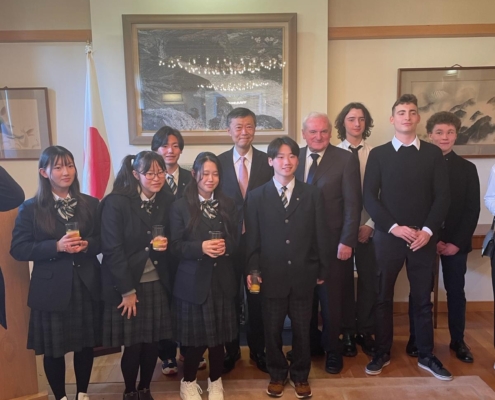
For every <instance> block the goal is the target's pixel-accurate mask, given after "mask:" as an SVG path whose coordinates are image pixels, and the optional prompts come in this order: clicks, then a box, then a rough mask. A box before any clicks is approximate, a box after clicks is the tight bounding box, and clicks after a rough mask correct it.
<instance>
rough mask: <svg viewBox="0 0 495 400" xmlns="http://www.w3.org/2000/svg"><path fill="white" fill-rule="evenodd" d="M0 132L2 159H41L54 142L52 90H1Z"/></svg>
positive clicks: (0, 155) (0, 157)
mask: <svg viewBox="0 0 495 400" xmlns="http://www.w3.org/2000/svg"><path fill="white" fill-rule="evenodd" d="M0 132H1V135H2V140H1V141H0V160H37V159H38V158H39V157H40V155H41V152H42V151H43V149H45V148H46V147H48V146H50V145H51V142H52V141H51V136H52V135H51V129H50V113H49V109H48V89H47V88H6V87H5V88H3V89H0Z"/></svg>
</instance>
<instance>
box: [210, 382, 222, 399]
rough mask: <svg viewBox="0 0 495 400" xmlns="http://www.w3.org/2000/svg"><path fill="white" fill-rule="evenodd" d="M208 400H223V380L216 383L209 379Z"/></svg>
mask: <svg viewBox="0 0 495 400" xmlns="http://www.w3.org/2000/svg"><path fill="white" fill-rule="evenodd" d="M208 400H223V385H222V378H218V379H217V380H216V381H214V382H212V381H211V380H210V378H208Z"/></svg>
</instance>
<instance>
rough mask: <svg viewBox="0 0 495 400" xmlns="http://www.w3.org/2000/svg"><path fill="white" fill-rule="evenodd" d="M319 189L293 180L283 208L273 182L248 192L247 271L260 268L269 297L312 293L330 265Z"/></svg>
mask: <svg viewBox="0 0 495 400" xmlns="http://www.w3.org/2000/svg"><path fill="white" fill-rule="evenodd" d="M325 229H326V228H325V219H324V210H323V204H322V200H321V196H320V193H319V190H318V189H317V188H316V187H315V186H311V185H307V184H306V183H303V182H300V181H298V180H296V184H295V187H294V191H293V193H292V196H291V199H290V203H289V206H288V207H287V210H286V209H285V208H284V206H283V205H282V201H281V200H280V196H279V194H278V192H277V189H276V187H275V184H274V183H273V180H271V181H270V182H267V183H265V184H264V185H263V186H261V187H259V188H257V189H255V190H253V191H252V192H251V193H249V196H248V199H247V209H246V254H247V268H246V271H245V272H246V275H247V274H249V272H250V271H251V270H256V269H259V270H260V271H261V276H262V278H263V284H262V285H261V291H262V294H263V295H264V296H267V297H270V298H281V297H287V296H288V295H289V294H290V293H292V294H294V295H296V296H301V297H302V296H308V295H312V293H313V288H314V287H315V286H316V279H317V278H320V279H325V278H326V276H327V273H328V269H329V251H328V249H329V246H328V243H327V242H326V240H325V234H324V231H325Z"/></svg>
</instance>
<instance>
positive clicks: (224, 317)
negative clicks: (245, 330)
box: [172, 275, 238, 347]
mask: <svg viewBox="0 0 495 400" xmlns="http://www.w3.org/2000/svg"><path fill="white" fill-rule="evenodd" d="M172 308H173V311H172V312H173V313H174V315H175V327H176V335H175V339H176V340H177V341H178V342H180V343H181V344H182V345H183V346H191V347H200V346H207V347H215V346H217V345H219V344H225V343H228V342H231V341H232V340H234V339H235V338H237V332H238V327H237V322H236V321H237V316H236V307H235V301H234V299H229V298H227V297H225V296H224V294H223V292H222V289H221V288H220V285H219V284H218V283H217V281H216V279H215V275H213V279H212V284H211V288H210V292H209V293H208V296H207V298H206V300H205V302H204V303H203V304H201V305H197V304H193V303H190V302H188V301H184V300H181V299H178V298H177V297H174V300H173V307H172Z"/></svg>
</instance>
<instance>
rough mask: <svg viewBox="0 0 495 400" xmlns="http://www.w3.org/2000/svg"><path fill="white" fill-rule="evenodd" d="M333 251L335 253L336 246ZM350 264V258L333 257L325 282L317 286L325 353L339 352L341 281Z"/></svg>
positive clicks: (351, 264) (349, 268)
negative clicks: (344, 259)
mask: <svg viewBox="0 0 495 400" xmlns="http://www.w3.org/2000/svg"><path fill="white" fill-rule="evenodd" d="M335 253H337V248H336V247H335ZM352 266H353V260H352V258H350V259H349V260H346V261H342V260H338V259H335V260H334V261H333V263H332V265H331V268H330V271H329V273H328V278H327V279H325V283H323V284H322V285H318V286H317V292H318V298H319V300H320V307H321V318H322V320H323V332H322V334H321V346H322V347H323V349H324V350H325V351H326V352H327V353H338V354H340V352H341V345H340V341H339V336H340V330H341V326H342V300H343V282H344V276H345V271H346V270H351V271H352V269H353V267H352Z"/></svg>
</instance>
